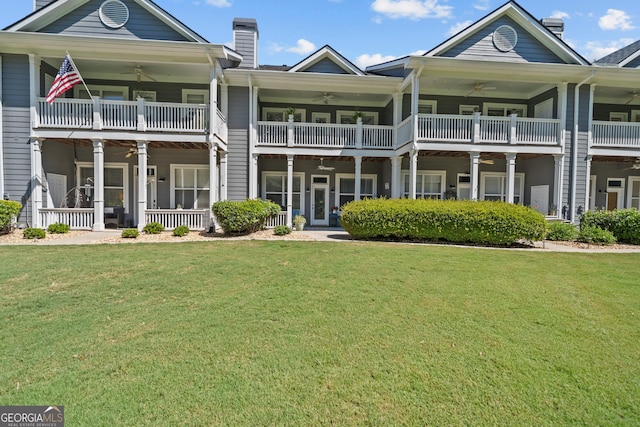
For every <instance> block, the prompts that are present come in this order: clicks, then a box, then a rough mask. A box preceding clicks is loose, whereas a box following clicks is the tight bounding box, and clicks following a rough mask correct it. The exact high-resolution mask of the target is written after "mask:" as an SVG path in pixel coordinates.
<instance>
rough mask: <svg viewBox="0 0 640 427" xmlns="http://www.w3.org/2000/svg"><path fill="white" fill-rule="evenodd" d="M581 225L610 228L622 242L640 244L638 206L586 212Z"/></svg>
mask: <svg viewBox="0 0 640 427" xmlns="http://www.w3.org/2000/svg"><path fill="white" fill-rule="evenodd" d="M580 225H581V226H587V227H599V228H601V229H603V230H609V231H610V232H611V233H613V235H614V236H615V237H616V240H617V241H618V242H620V243H630V244H632V245H640V211H638V209H636V208H631V209H618V210H614V211H606V210H601V211H589V212H585V213H584V214H582V215H581V216H580Z"/></svg>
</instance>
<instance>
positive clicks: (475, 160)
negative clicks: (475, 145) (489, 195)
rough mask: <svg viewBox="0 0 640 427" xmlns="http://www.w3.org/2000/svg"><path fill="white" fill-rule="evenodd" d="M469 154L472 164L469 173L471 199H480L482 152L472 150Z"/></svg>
mask: <svg viewBox="0 0 640 427" xmlns="http://www.w3.org/2000/svg"><path fill="white" fill-rule="evenodd" d="M469 155H470V157H471V164H470V169H469V175H471V183H470V185H471V188H470V192H471V200H478V182H479V180H480V179H479V178H480V177H479V175H480V168H479V165H480V153H479V152H477V151H471V152H469Z"/></svg>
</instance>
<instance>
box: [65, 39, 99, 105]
mask: <svg viewBox="0 0 640 427" xmlns="http://www.w3.org/2000/svg"><path fill="white" fill-rule="evenodd" d="M67 57H68V58H69V61H70V62H71V65H73V69H74V70H76V73H78V76H80V80H81V81H82V85H83V86H84V88H85V89H86V90H87V93H88V94H89V98H91V99H92V100H93V95H92V94H91V91H90V90H89V88H88V87H87V84H86V83H85V82H84V78H82V74H80V70H78V67H76V63H75V62H73V58H72V57H71V55H70V54H69V51H67Z"/></svg>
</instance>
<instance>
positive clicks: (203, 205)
mask: <svg viewBox="0 0 640 427" xmlns="http://www.w3.org/2000/svg"><path fill="white" fill-rule="evenodd" d="M171 206H172V207H173V208H182V209H208V208H209V166H208V165H171Z"/></svg>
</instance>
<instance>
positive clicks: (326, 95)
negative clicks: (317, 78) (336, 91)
mask: <svg viewBox="0 0 640 427" xmlns="http://www.w3.org/2000/svg"><path fill="white" fill-rule="evenodd" d="M335 97H336V96H335V95H333V94H330V93H327V92H325V93H324V94H323V95H322V96H321V97H320V98H316V99H314V100H313V102H322V103H323V104H325V105H327V104H328V103H329V101H331V100H332V99H334V98H335Z"/></svg>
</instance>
